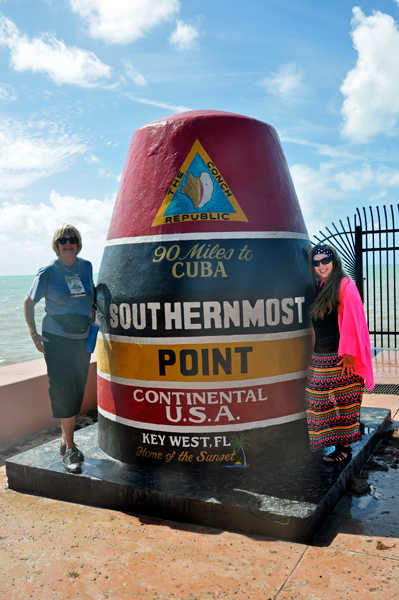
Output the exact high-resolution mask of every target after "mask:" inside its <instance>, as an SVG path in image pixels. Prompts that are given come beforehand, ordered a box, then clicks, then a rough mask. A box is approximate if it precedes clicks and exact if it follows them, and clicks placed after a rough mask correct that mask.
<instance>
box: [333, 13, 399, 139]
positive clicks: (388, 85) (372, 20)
mask: <svg viewBox="0 0 399 600" xmlns="http://www.w3.org/2000/svg"><path fill="white" fill-rule="evenodd" d="M353 15H354V16H353V19H352V34H351V35H352V39H353V45H354V48H355V49H356V51H357V53H358V59H357V63H356V66H355V68H354V69H352V71H350V72H349V73H348V74H347V76H346V78H345V80H344V82H343V84H342V86H341V92H342V94H343V95H344V96H345V100H344V103H343V106H342V114H343V117H344V123H343V127H342V134H343V135H344V136H345V137H347V138H349V139H350V140H351V141H353V142H356V143H365V142H367V141H369V140H370V139H371V138H372V137H374V136H376V135H378V134H381V133H383V134H385V135H388V136H392V135H396V134H397V133H398V129H397V122H398V117H399V77H398V73H399V30H398V27H397V24H396V23H395V21H394V19H393V18H392V17H391V16H390V15H387V14H384V13H382V12H379V11H376V12H374V13H373V14H372V16H369V17H366V15H365V14H364V13H363V12H362V10H361V9H360V8H359V7H355V8H354V9H353Z"/></svg>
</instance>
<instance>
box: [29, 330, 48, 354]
mask: <svg viewBox="0 0 399 600" xmlns="http://www.w3.org/2000/svg"><path fill="white" fill-rule="evenodd" d="M32 340H33V343H34V344H35V346H36V349H37V350H39V352H41V353H42V354H46V351H45V349H44V348H43V344H42V342H48V339H47V338H45V337H43V336H42V335H39V334H38V333H34V334H33V335H32Z"/></svg>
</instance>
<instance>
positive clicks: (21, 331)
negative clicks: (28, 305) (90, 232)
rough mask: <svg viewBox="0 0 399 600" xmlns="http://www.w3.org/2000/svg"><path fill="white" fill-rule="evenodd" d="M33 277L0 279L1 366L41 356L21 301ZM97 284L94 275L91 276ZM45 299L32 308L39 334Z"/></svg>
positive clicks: (0, 277)
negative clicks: (30, 332)
mask: <svg viewBox="0 0 399 600" xmlns="http://www.w3.org/2000/svg"><path fill="white" fill-rule="evenodd" d="M34 278H35V276H34V275H23V276H20V277H2V276H0V299H1V300H0V367H5V366H7V365H12V364H14V363H20V362H24V361H25V360H35V359H36V358H40V357H41V356H42V355H41V354H40V352H39V351H38V350H36V348H35V346H34V344H33V342H32V339H31V337H30V335H29V330H28V326H27V325H26V322H25V317H24V308H23V306H24V300H25V297H26V294H27V293H28V291H29V288H30V286H31V285H32V283H33V280H34ZM93 278H94V281H96V279H97V276H96V275H94V276H93ZM43 315H44V299H43V300H41V301H40V302H38V303H37V304H36V306H35V319H36V326H37V330H38V331H39V332H41V323H42V319H43Z"/></svg>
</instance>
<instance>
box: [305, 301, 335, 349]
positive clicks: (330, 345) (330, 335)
mask: <svg viewBox="0 0 399 600" xmlns="http://www.w3.org/2000/svg"><path fill="white" fill-rule="evenodd" d="M312 324H313V329H314V332H315V335H316V340H315V346H314V352H316V353H317V354H334V353H337V352H338V346H339V328H338V312H337V310H336V309H335V310H332V311H331V312H330V313H329V314H327V315H324V318H323V319H312Z"/></svg>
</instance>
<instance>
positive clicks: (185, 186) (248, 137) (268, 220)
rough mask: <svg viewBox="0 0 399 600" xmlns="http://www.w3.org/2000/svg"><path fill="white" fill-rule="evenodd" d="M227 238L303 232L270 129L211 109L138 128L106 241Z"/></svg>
mask: <svg viewBox="0 0 399 600" xmlns="http://www.w3.org/2000/svg"><path fill="white" fill-rule="evenodd" d="M228 231H290V232H296V233H303V234H306V233H307V231H306V226H305V223H304V220H303V217H302V213H301V210H300V206H299V203H298V199H297V196H296V193H295V190H294V186H293V183H292V179H291V175H290V172H289V169H288V165H287V162H286V159H285V157H284V153H283V150H282V147H281V144H280V141H279V138H278V135H277V132H276V130H275V129H274V128H273V127H272V126H271V125H268V124H267V123H263V122H261V121H258V120H256V119H253V118H250V117H246V116H242V115H236V114H233V113H226V112H220V111H211V110H203V111H192V112H191V111H190V112H185V113H179V114H175V115H172V116H170V117H167V118H165V119H161V120H159V121H155V122H153V123H149V124H148V125H145V126H143V127H141V128H140V129H138V130H137V131H136V132H135V133H134V135H133V137H132V141H131V144H130V147H129V151H128V155H127V159H126V164H125V168H124V170H123V174H122V178H121V182H120V186H119V191H118V195H117V199H116V203H115V208H114V213H113V217H112V220H111V225H110V229H109V232H108V240H110V239H118V238H124V237H134V236H151V235H160V234H176V233H179V234H181V233H192V232H195V233H201V232H228Z"/></svg>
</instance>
